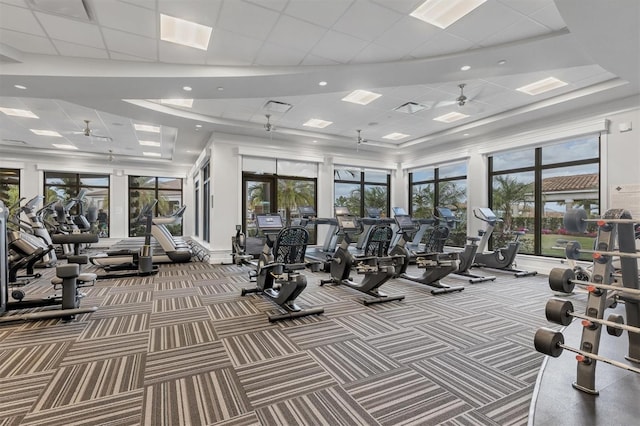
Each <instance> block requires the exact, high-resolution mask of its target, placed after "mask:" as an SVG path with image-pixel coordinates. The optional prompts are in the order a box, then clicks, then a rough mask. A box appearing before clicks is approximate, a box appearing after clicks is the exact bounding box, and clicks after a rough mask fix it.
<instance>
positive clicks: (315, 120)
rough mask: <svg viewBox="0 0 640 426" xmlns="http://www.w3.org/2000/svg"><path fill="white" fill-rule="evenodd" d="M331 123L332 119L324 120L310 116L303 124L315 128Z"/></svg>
mask: <svg viewBox="0 0 640 426" xmlns="http://www.w3.org/2000/svg"><path fill="white" fill-rule="evenodd" d="M331 124H333V121H324V120H320V119H319V118H312V119H311V120H309V121H307V122H306V123H304V124H303V126H307V127H315V128H317V129H324V128H325V127H327V126H329V125H331Z"/></svg>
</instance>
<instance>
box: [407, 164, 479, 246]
mask: <svg viewBox="0 0 640 426" xmlns="http://www.w3.org/2000/svg"><path fill="white" fill-rule="evenodd" d="M409 188H410V197H411V203H410V208H409V214H411V215H412V216H413V217H415V218H430V217H432V216H433V215H434V214H435V213H436V211H435V208H436V207H447V208H449V209H451V211H452V212H453V213H454V214H455V216H456V219H457V222H456V223H455V226H454V228H453V229H452V230H451V234H450V235H449V240H448V241H447V244H448V245H451V246H457V247H462V246H464V245H465V243H466V236H467V235H466V234H467V164H466V162H464V163H455V164H450V165H444V166H440V167H428V168H424V169H417V170H413V171H412V172H411V173H409Z"/></svg>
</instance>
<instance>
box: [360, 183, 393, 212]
mask: <svg viewBox="0 0 640 426" xmlns="http://www.w3.org/2000/svg"><path fill="white" fill-rule="evenodd" d="M387 198H388V197H387V188H386V186H379V185H376V186H369V187H367V188H366V189H365V191H364V205H365V208H366V207H373V208H377V209H380V212H381V213H385V214H386V213H387V211H386V210H387Z"/></svg>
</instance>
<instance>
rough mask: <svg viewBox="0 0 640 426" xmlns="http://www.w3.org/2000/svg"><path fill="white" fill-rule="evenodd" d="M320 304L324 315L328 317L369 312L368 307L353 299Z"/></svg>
mask: <svg viewBox="0 0 640 426" xmlns="http://www.w3.org/2000/svg"><path fill="white" fill-rule="evenodd" d="M322 306H324V315H325V316H326V317H328V318H338V317H342V316H345V315H355V314H358V313H364V312H371V310H370V309H369V308H368V307H366V306H364V305H363V304H362V303H360V302H357V301H355V300H342V301H340V302H334V303H329V304H326V305H322Z"/></svg>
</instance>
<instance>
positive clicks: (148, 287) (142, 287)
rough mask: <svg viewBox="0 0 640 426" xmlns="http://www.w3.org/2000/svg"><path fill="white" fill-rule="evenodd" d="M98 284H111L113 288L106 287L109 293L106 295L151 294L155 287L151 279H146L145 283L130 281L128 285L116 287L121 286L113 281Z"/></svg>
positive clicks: (118, 281) (135, 280)
mask: <svg viewBox="0 0 640 426" xmlns="http://www.w3.org/2000/svg"><path fill="white" fill-rule="evenodd" d="M98 282H99V283H107V282H108V283H113V284H114V285H113V286H109V287H106V288H107V289H108V290H109V292H108V294H123V293H134V292H141V293H146V292H152V291H153V290H155V288H156V286H155V284H154V283H153V278H146V279H145V281H143V282H140V281H137V279H134V280H132V281H130V283H129V285H117V284H121V283H120V280H113V281H98Z"/></svg>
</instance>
